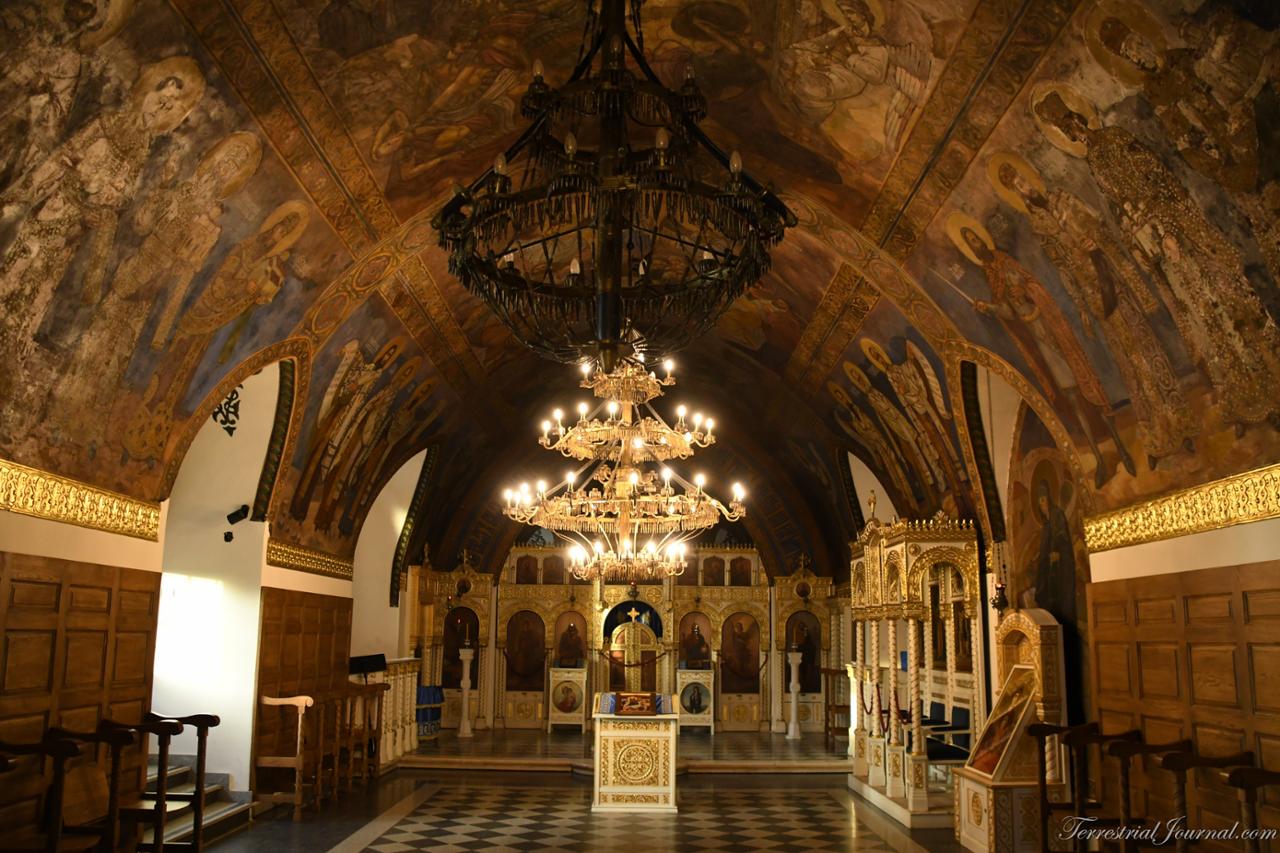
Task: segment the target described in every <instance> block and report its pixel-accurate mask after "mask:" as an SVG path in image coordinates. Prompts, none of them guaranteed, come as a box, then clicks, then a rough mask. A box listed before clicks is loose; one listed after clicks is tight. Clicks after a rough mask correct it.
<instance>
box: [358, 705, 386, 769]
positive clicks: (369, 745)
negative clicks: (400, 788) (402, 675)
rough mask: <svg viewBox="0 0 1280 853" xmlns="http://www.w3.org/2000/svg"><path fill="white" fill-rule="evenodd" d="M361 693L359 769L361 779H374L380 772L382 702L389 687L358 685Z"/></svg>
mask: <svg viewBox="0 0 1280 853" xmlns="http://www.w3.org/2000/svg"><path fill="white" fill-rule="evenodd" d="M360 688H361V690H362V691H363V696H362V701H361V703H360V707H361V711H360V713H361V720H362V721H363V722H364V745H363V748H362V756H361V761H362V762H363V766H362V768H361V770H362V774H363V778H366V779H376V778H378V776H379V775H380V774H381V772H382V717H383V714H382V712H383V701H384V700H385V698H386V693H387V691H388V690H390V689H391V685H390V684H387V683H386V682H379V683H374V684H362V685H360Z"/></svg>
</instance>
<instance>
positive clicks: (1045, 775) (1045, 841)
mask: <svg viewBox="0 0 1280 853" xmlns="http://www.w3.org/2000/svg"><path fill="white" fill-rule="evenodd" d="M1090 727H1092V728H1093V730H1094V731H1096V730H1097V727H1098V724H1097V723H1087V724H1085V725H1083V726H1055V725H1051V724H1049V723H1032V724H1031V725H1029V726H1027V736H1028V737H1033V738H1035V739H1036V745H1037V747H1038V748H1037V749H1036V766H1037V768H1038V770H1039V776H1038V778H1037V785H1038V787H1039V789H1040V851H1041V853H1051V851H1050V848H1049V818H1050V816H1051V815H1053V814H1054V813H1055V812H1066V813H1072V812H1075V811H1076V799H1075V798H1074V797H1072V796H1068V798H1067V799H1065V800H1053V799H1050V797H1049V768H1048V762H1047V760H1046V758H1045V756H1046V751H1047V749H1048V742H1049V739H1050V738H1053V737H1057V738H1058V739H1059V740H1060V741H1061V740H1063V739H1064V738H1066V737H1067V736H1068V735H1071V734H1072V733H1074V732H1077V731H1080V730H1083V729H1087V728H1090ZM1076 773H1077V775H1078V776H1084V775H1085V773H1086V769H1085V767H1084V766H1083V764H1081V763H1079V762H1077V765H1076ZM1067 792H1068V794H1069V795H1070V794H1071V789H1070V788H1067Z"/></svg>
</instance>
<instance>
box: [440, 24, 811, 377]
mask: <svg viewBox="0 0 1280 853" xmlns="http://www.w3.org/2000/svg"><path fill="white" fill-rule="evenodd" d="M641 2H642V0H631V3H630V15H629V16H628V10H627V3H626V0H588V2H587V7H588V11H587V14H588V20H587V27H586V35H585V38H584V41H583V46H582V49H581V56H580V60H579V62H578V64H577V67H576V68H575V69H574V71H573V73H572V75H571V76H570V78H569V80H568V82H566V83H565V84H564V85H563V86H560V87H559V88H553V87H552V86H550V85H549V84H548V83H547V82H546V80H545V79H544V78H543V72H542V67H541V64H540V63H535V65H534V68H533V82H532V83H531V84H530V86H529V89H528V91H527V92H526V93H525V95H524V98H523V100H522V103H521V111H522V113H523V115H524V116H525V117H526V118H528V119H530V121H531V123H530V125H529V127H528V128H527V129H526V130H525V131H524V133H523V134H521V136H520V137H519V139H517V140H516V141H515V143H514V144H512V146H511V147H510V148H508V149H507V151H506V152H505V153H504V154H500V155H499V156H498V157H497V158H496V160H495V162H494V164H493V166H492V168H490V169H489V170H488V171H486V172H485V173H484V174H482V175H481V176H480V177H478V178H477V179H476V180H475V181H473V182H472V183H471V185H470V186H469V187H466V188H459V189H458V191H457V192H456V193H455V195H454V197H453V198H452V199H451V200H450V201H449V202H448V203H447V204H446V205H445V206H444V208H443V209H442V210H441V211H440V212H439V213H438V214H437V215H436V217H435V219H434V220H433V224H434V225H435V227H436V229H437V230H438V231H439V232H440V243H441V245H442V246H443V247H444V248H445V249H447V250H448V252H449V253H450V257H449V269H450V271H451V272H452V273H453V274H454V275H456V276H457V277H458V279H459V280H460V281H461V282H462V283H463V285H464V286H465V287H467V289H469V290H470V291H472V292H473V293H475V294H476V295H478V296H479V297H480V298H482V299H483V300H484V301H485V302H486V303H487V304H488V305H489V306H490V307H491V308H492V309H493V310H494V311H495V312H496V313H497V315H498V317H499V318H501V319H502V321H503V322H504V323H505V324H506V325H507V326H508V327H509V328H510V329H511V330H512V331H513V332H514V333H515V335H516V337H518V338H519V339H520V340H521V341H522V342H523V343H524V344H526V345H527V346H529V347H531V348H532V349H534V350H535V351H537V352H539V353H540V354H542V355H544V356H547V357H549V358H553V359H556V360H558V361H566V362H567V361H580V360H583V359H584V358H588V357H594V358H597V359H599V362H600V366H601V367H602V368H603V369H604V370H605V371H606V372H607V371H611V370H613V368H614V366H615V364H616V363H617V359H618V358H619V357H620V356H621V357H626V356H629V355H637V356H640V357H646V356H648V357H649V358H650V359H657V358H658V357H660V356H664V355H666V354H668V353H670V352H673V351H674V350H677V349H679V348H680V347H681V346H683V345H684V344H686V343H688V342H689V341H690V340H691V339H692V338H694V337H696V336H697V335H700V334H701V333H703V332H705V331H706V330H707V329H709V328H710V327H711V325H712V324H713V323H714V322H715V321H716V318H718V317H719V316H720V314H721V313H722V312H723V311H724V310H725V309H726V308H727V307H728V306H729V304H730V303H731V302H732V301H733V300H734V299H736V298H737V297H738V296H739V295H741V294H742V292H743V291H744V290H745V289H746V288H747V287H748V286H749V285H750V284H752V283H754V282H756V281H758V280H759V279H760V278H761V277H762V276H763V275H764V274H765V272H766V271H767V270H768V269H769V248H770V247H771V246H773V245H775V244H776V243H777V242H778V241H779V240H780V239H781V238H782V236H783V232H784V230H785V229H786V228H787V227H790V226H793V225H794V224H795V222H796V220H795V216H794V215H793V214H792V213H791V211H789V210H788V209H787V207H786V206H785V205H784V204H783V203H782V202H781V201H780V200H779V199H778V198H777V197H776V196H775V195H774V194H773V193H771V192H769V191H768V190H766V189H764V188H763V187H762V186H761V185H760V184H759V183H758V182H756V181H755V180H753V179H752V178H751V177H750V176H748V175H747V174H746V173H745V172H744V171H743V169H742V159H741V157H740V156H738V154H737V153H736V152H734V153H732V154H725V152H724V151H722V150H721V149H720V148H718V147H716V145H715V144H714V143H713V142H711V140H710V139H708V138H707V136H706V135H705V134H704V133H703V132H702V130H701V129H700V128H699V127H698V123H699V122H700V121H701V120H702V119H703V118H705V117H706V113H707V104H706V99H705V98H704V97H703V95H702V93H701V91H699V89H698V86H697V83H696V82H695V80H694V77H693V74H692V71H691V70H690V71H689V72H687V73H686V77H685V80H684V82H683V84H682V85H681V86H680V89H679V90H678V91H672V90H671V89H668V88H666V87H665V86H663V85H662V83H661V81H659V80H658V78H657V76H656V75H655V74H654V72H653V70H652V69H651V68H650V67H649V64H648V63H647V62H646V61H645V58H644V39H643V33H642V30H641V26H640V6H641ZM628 17H629V18H630V25H629V26H628ZM629 63H633V64H634V69H635V70H634V71H633V70H631V67H629Z"/></svg>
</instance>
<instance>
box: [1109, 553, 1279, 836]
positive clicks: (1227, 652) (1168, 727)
mask: <svg viewBox="0 0 1280 853" xmlns="http://www.w3.org/2000/svg"><path fill="white" fill-rule="evenodd" d="M1088 602H1089V636H1090V645H1091V648H1090V653H1091V657H1092V664H1093V687H1094V697H1095V707H1096V708H1097V709H1098V718H1099V721H1100V722H1101V724H1102V727H1103V731H1108V732H1115V731H1122V730H1124V729H1129V728H1140V729H1142V731H1143V732H1144V734H1145V737H1146V740H1147V742H1148V743H1159V742H1166V741H1171V740H1178V739H1181V738H1191V739H1192V740H1193V741H1194V743H1195V745H1196V749H1197V751H1199V752H1200V753H1202V754H1204V755H1226V754H1230V753H1234V752H1239V751H1241V750H1247V749H1251V750H1253V751H1254V753H1255V755H1256V756H1257V760H1258V761H1259V762H1260V763H1261V764H1262V765H1263V766H1265V767H1268V768H1270V769H1272V770H1280V560H1278V561H1269V562H1265V563H1254V564H1250V565H1246V566H1231V567H1225V568H1217V569H1205V570H1202V571H1195V572H1184V573H1180V574H1167V575H1155V576H1152V577H1144V578H1134V579H1131V580H1117V581H1108V582H1106V583H1095V584H1090V585H1089V587H1088ZM1101 778H1102V779H1103V780H1104V788H1105V787H1106V783H1107V782H1108V781H1110V780H1113V779H1114V778H1115V772H1114V767H1112V766H1108V767H1107V771H1106V772H1104V773H1102V774H1101ZM1112 787H1114V784H1112ZM1108 793H1109V794H1110V795H1114V793H1115V792H1114V791H1111V792H1108ZM1187 799H1188V803H1187V808H1188V812H1189V814H1188V815H1187V825H1189V826H1206V827H1209V826H1215V827H1216V826H1230V825H1231V824H1232V823H1234V822H1235V821H1236V820H1237V819H1238V816H1239V811H1238V805H1237V800H1236V796H1235V791H1234V790H1233V789H1231V788H1227V787H1226V786H1225V785H1223V784H1222V783H1221V781H1220V780H1219V779H1218V777H1217V774H1216V773H1215V772H1209V771H1200V772H1198V773H1197V774H1196V778H1195V779H1194V780H1189V781H1188V791H1187ZM1134 804H1135V805H1137V806H1138V807H1140V808H1145V809H1146V810H1147V811H1146V814H1148V815H1151V816H1155V817H1166V818H1167V817H1173V816H1174V814H1173V812H1174V806H1173V786H1172V778H1171V777H1170V774H1168V773H1166V772H1165V771H1164V770H1161V769H1160V768H1159V767H1158V766H1155V765H1154V764H1151V763H1148V764H1147V765H1146V766H1144V767H1142V768H1140V769H1138V772H1136V773H1135V775H1134ZM1259 821H1260V822H1261V823H1262V824H1263V825H1264V826H1269V827H1276V826H1280V796H1277V795H1276V794H1275V793H1272V794H1269V795H1267V796H1266V797H1265V798H1264V801H1263V803H1262V805H1261V806H1260V808H1259ZM1233 843H1234V844H1235V845H1237V846H1229V843H1228V842H1221V843H1219V846H1216V847H1215V846H1214V843H1212V842H1207V843H1205V844H1204V845H1203V848H1204V849H1207V850H1219V849H1220V850H1234V849H1238V844H1239V842H1233ZM1197 849H1201V848H1200V847H1197Z"/></svg>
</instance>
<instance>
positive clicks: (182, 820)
mask: <svg viewBox="0 0 1280 853" xmlns="http://www.w3.org/2000/svg"><path fill="white" fill-rule="evenodd" d="M251 809H252V804H251V803H237V802H234V801H231V800H219V801H217V802H213V803H209V804H208V805H206V806H205V807H204V819H203V820H202V821H201V823H202V824H203V826H204V838H203V841H204V844H205V845H208V844H210V843H212V842H214V841H217V840H218V839H220V838H224V837H226V836H228V835H230V834H231V833H233V832H235V831H236V830H238V829H241V828H243V827H245V826H248V824H249V820H250V818H251V817H252V811H251ZM194 826H195V814H194V813H193V812H190V811H187V812H184V813H183V814H181V815H179V816H178V817H175V818H174V819H173V820H171V821H168V822H166V823H165V827H164V840H165V841H166V842H168V841H183V840H185V839H188V838H190V837H191V831H192V829H193V828H194ZM142 838H143V841H145V842H148V843H149V842H150V841H152V839H154V838H155V832H154V830H150V829H148V830H147V831H146V832H145V833H144V834H143V836H142Z"/></svg>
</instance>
